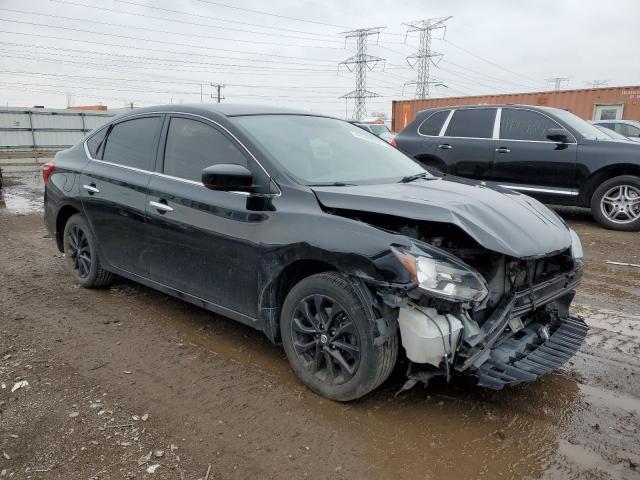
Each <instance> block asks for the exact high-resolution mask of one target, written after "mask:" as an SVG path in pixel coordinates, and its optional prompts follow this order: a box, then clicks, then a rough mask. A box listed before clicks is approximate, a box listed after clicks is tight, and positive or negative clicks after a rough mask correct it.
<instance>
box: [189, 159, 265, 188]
mask: <svg viewBox="0 0 640 480" xmlns="http://www.w3.org/2000/svg"><path fill="white" fill-rule="evenodd" d="M202 183H203V185H204V186H205V187H207V188H209V189H211V190H221V191H225V192H230V191H238V192H248V191H249V190H250V189H251V185H252V184H253V174H252V173H251V172H250V171H249V169H248V168H246V167H243V166H242V165H238V164H235V163H220V164H218V165H212V166H210V167H207V168H205V169H204V170H202Z"/></svg>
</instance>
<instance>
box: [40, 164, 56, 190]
mask: <svg viewBox="0 0 640 480" xmlns="http://www.w3.org/2000/svg"><path fill="white" fill-rule="evenodd" d="M55 168H56V164H55V163H53V162H47V163H45V164H44V165H43V166H42V180H44V184H45V185H46V184H47V182H48V181H49V177H50V176H51V174H52V173H53V171H54V170H55Z"/></svg>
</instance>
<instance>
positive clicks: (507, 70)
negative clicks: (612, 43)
mask: <svg viewBox="0 0 640 480" xmlns="http://www.w3.org/2000/svg"><path fill="white" fill-rule="evenodd" d="M442 41H443V42H445V43H447V44H449V45H451V46H452V47H455V48H457V49H458V50H461V51H463V52H465V53H467V54H469V55H471V56H472V57H474V58H477V59H478V60H481V61H483V62H485V63H488V64H489V65H493V66H494V67H496V68H499V69H500V70H504V71H505V72H509V73H510V74H512V75H517V76H518V77H521V78H524V79H526V80H529V81H533V82H536V83H540V81H539V80H536V79H533V78H531V77H527V76H525V75H521V74H519V73H518V72H514V71H513V70H509V69H508V68H505V67H503V66H502V65H500V64H499V63H496V62H492V61H491V60H487V59H486V58H483V57H481V56H480V55H477V54H475V53H473V52H471V51H469V50H467V49H466V48H464V47H461V46H460V45H456V44H455V43H453V42H450V41H449V40H447V39H442Z"/></svg>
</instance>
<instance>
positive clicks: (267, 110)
mask: <svg viewBox="0 0 640 480" xmlns="http://www.w3.org/2000/svg"><path fill="white" fill-rule="evenodd" d="M154 112H173V113H193V114H200V115H203V114H205V115H206V114H207V113H209V114H216V115H222V116H225V117H236V116H241V115H286V114H289V115H307V116H315V117H328V115H322V114H318V113H315V112H305V111H303V110H295V109H289V108H280V107H273V106H270V105H257V104H238V103H213V104H210V103H192V104H179V105H176V104H170V105H155V106H153V107H144V108H136V109H135V110H131V111H129V112H127V113H126V114H125V116H126V115H132V114H134V115H139V114H142V113H154Z"/></svg>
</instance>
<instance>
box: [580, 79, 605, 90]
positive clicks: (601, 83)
mask: <svg viewBox="0 0 640 480" xmlns="http://www.w3.org/2000/svg"><path fill="white" fill-rule="evenodd" d="M610 81H611V80H601V79H600V80H588V81H586V82H584V83H585V85H588V86H590V87H591V88H600V87H604V86H607V85H608V84H609V82H610Z"/></svg>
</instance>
